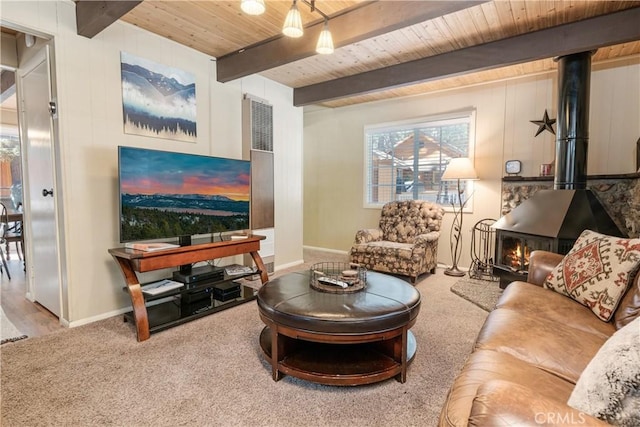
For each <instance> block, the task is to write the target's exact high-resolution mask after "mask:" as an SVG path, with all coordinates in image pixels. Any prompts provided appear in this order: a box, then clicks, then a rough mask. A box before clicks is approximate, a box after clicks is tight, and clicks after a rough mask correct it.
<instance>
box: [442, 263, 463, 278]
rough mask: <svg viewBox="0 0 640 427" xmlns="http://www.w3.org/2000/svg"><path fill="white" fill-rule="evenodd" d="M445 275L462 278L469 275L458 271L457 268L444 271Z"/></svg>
mask: <svg viewBox="0 0 640 427" xmlns="http://www.w3.org/2000/svg"><path fill="white" fill-rule="evenodd" d="M444 274H446V275H447V276H454V277H462V276H464V275H466V274H467V273H465V272H464V271H460V270H458V267H457V266H453V267H451V268H447V269H446V270H445V271H444Z"/></svg>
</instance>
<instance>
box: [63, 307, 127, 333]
mask: <svg viewBox="0 0 640 427" xmlns="http://www.w3.org/2000/svg"><path fill="white" fill-rule="evenodd" d="M128 311H131V307H125V308H121V309H119V310H113V311H109V312H107V313H102V314H99V315H97V316H93V317H87V318H84V319H80V320H74V321H73V322H66V321H65V323H67V324H66V325H64V324H63V326H65V327H67V328H75V327H78V326H82V325H88V324H89V323H93V322H97V321H98V320H104V319H108V318H110V317H113V316H118V315H122V314H124V313H126V312H128Z"/></svg>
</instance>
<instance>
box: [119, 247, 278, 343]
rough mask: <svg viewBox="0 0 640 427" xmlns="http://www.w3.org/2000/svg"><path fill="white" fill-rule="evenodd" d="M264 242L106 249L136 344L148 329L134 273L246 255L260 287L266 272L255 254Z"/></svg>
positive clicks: (145, 307)
mask: <svg viewBox="0 0 640 427" xmlns="http://www.w3.org/2000/svg"><path fill="white" fill-rule="evenodd" d="M265 238H266V237H264V236H258V235H250V236H248V237H247V238H246V239H240V240H222V241H220V242H214V243H201V244H193V245H190V246H181V247H179V248H175V249H167V250H162V251H156V252H144V251H139V250H135V249H128V248H112V249H109V253H110V254H111V255H112V256H113V258H114V259H115V260H116V262H117V263H118V265H119V266H120V269H121V270H122V273H123V274H124V277H125V281H126V285H127V290H128V293H129V297H130V298H131V305H132V307H133V312H132V315H133V320H134V322H135V326H136V333H137V338H138V341H145V340H147V339H149V336H150V329H149V317H148V312H147V305H146V301H145V297H144V295H143V293H142V288H141V284H140V281H139V279H138V276H137V274H136V273H145V272H149V271H154V270H160V269H163V268H171V267H178V266H181V265H186V264H194V263H196V262H200V261H208V260H213V259H217V258H225V257H229V256H234V255H240V254H247V253H248V254H250V255H251V257H252V258H253V261H254V262H255V264H256V267H257V269H258V271H257V272H256V273H255V274H260V279H261V280H262V283H266V282H267V280H269V279H268V275H267V270H266V268H265V266H264V263H263V262H262V258H261V257H260V254H259V253H258V251H259V250H260V240H264V239H265ZM183 292H184V291H183ZM176 293H180V292H176ZM194 318H195V317H194ZM186 320H189V319H186ZM186 320H185V321H186Z"/></svg>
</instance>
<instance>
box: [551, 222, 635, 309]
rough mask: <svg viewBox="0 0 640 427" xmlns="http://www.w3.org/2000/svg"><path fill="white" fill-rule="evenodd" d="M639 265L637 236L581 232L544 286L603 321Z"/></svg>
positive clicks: (621, 295) (617, 301)
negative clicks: (573, 301)
mask: <svg viewBox="0 0 640 427" xmlns="http://www.w3.org/2000/svg"><path fill="white" fill-rule="evenodd" d="M639 268H640V239H624V238H621V237H612V236H606V235H604V234H600V233H596V232H595V231H591V230H585V231H583V232H582V234H581V235H580V237H578V240H576V243H575V244H574V245H573V248H571V250H570V251H569V253H568V254H567V255H566V256H565V257H564V259H563V260H562V262H561V263H560V264H558V265H557V266H556V267H555V268H554V269H553V271H551V273H549V275H548V276H547V278H546V280H545V282H544V287H545V288H549V289H552V290H554V291H556V292H559V293H561V294H564V295H567V296H568V297H570V298H572V299H574V300H575V301H577V302H579V303H580V304H582V305H584V306H587V307H589V308H590V309H591V311H593V312H594V313H595V314H596V316H598V317H599V318H600V319H602V320H604V321H605V322H607V321H609V319H611V317H612V316H613V313H614V311H615V309H616V308H617V307H618V304H619V302H620V300H621V299H622V297H623V296H624V293H625V291H626V290H627V288H628V287H629V284H630V283H631V280H632V279H633V278H634V277H635V274H636V272H637V271H638V269H639Z"/></svg>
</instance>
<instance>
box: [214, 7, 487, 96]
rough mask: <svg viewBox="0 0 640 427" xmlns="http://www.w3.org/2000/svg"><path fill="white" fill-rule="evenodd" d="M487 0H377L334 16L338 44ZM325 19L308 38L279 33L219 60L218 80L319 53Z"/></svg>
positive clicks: (309, 29)
mask: <svg viewBox="0 0 640 427" xmlns="http://www.w3.org/2000/svg"><path fill="white" fill-rule="evenodd" d="M481 3H486V1H462V0H460V1H420V2H417V1H392V2H390V1H373V2H369V3H366V4H364V5H357V6H355V7H354V8H353V9H351V10H349V11H346V12H340V13H339V14H337V15H336V16H335V17H331V20H330V24H329V25H330V29H331V34H332V36H333V42H334V46H335V47H336V48H338V47H340V46H346V45H349V44H353V43H357V42H359V41H361V40H366V39H369V38H372V37H375V36H379V35H382V34H386V33H388V32H390V31H394V30H397V29H399V28H404V27H406V26H409V25H413V24H416V23H419V22H423V21H427V20H429V19H433V18H436V17H438V16H443V15H446V14H449V13H453V12H456V11H458V10H462V9H466V8H469V7H473V6H476V5H478V4H481ZM322 26H323V22H322V21H320V22H316V23H314V24H311V25H309V26H308V27H306V28H305V32H306V33H307V34H305V36H304V37H301V38H299V39H293V38H289V37H285V36H276V37H274V38H272V39H269V40H267V41H265V42H262V43H259V44H256V45H254V46H250V47H247V48H244V49H241V50H240V51H238V52H234V53H230V54H227V55H224V56H221V57H219V58H218V59H217V61H216V63H217V80H218V81H219V82H223V83H224V82H228V81H231V80H234V79H238V78H240V77H245V76H248V75H251V74H255V73H259V72H261V71H265V70H268V69H271V68H274V67H277V66H280V65H284V64H287V63H290V62H293V61H296V60H299V59H302V58H306V57H309V56H312V55H315V54H316V53H315V44H316V41H317V40H318V36H319V34H320V31H321V30H322Z"/></svg>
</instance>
